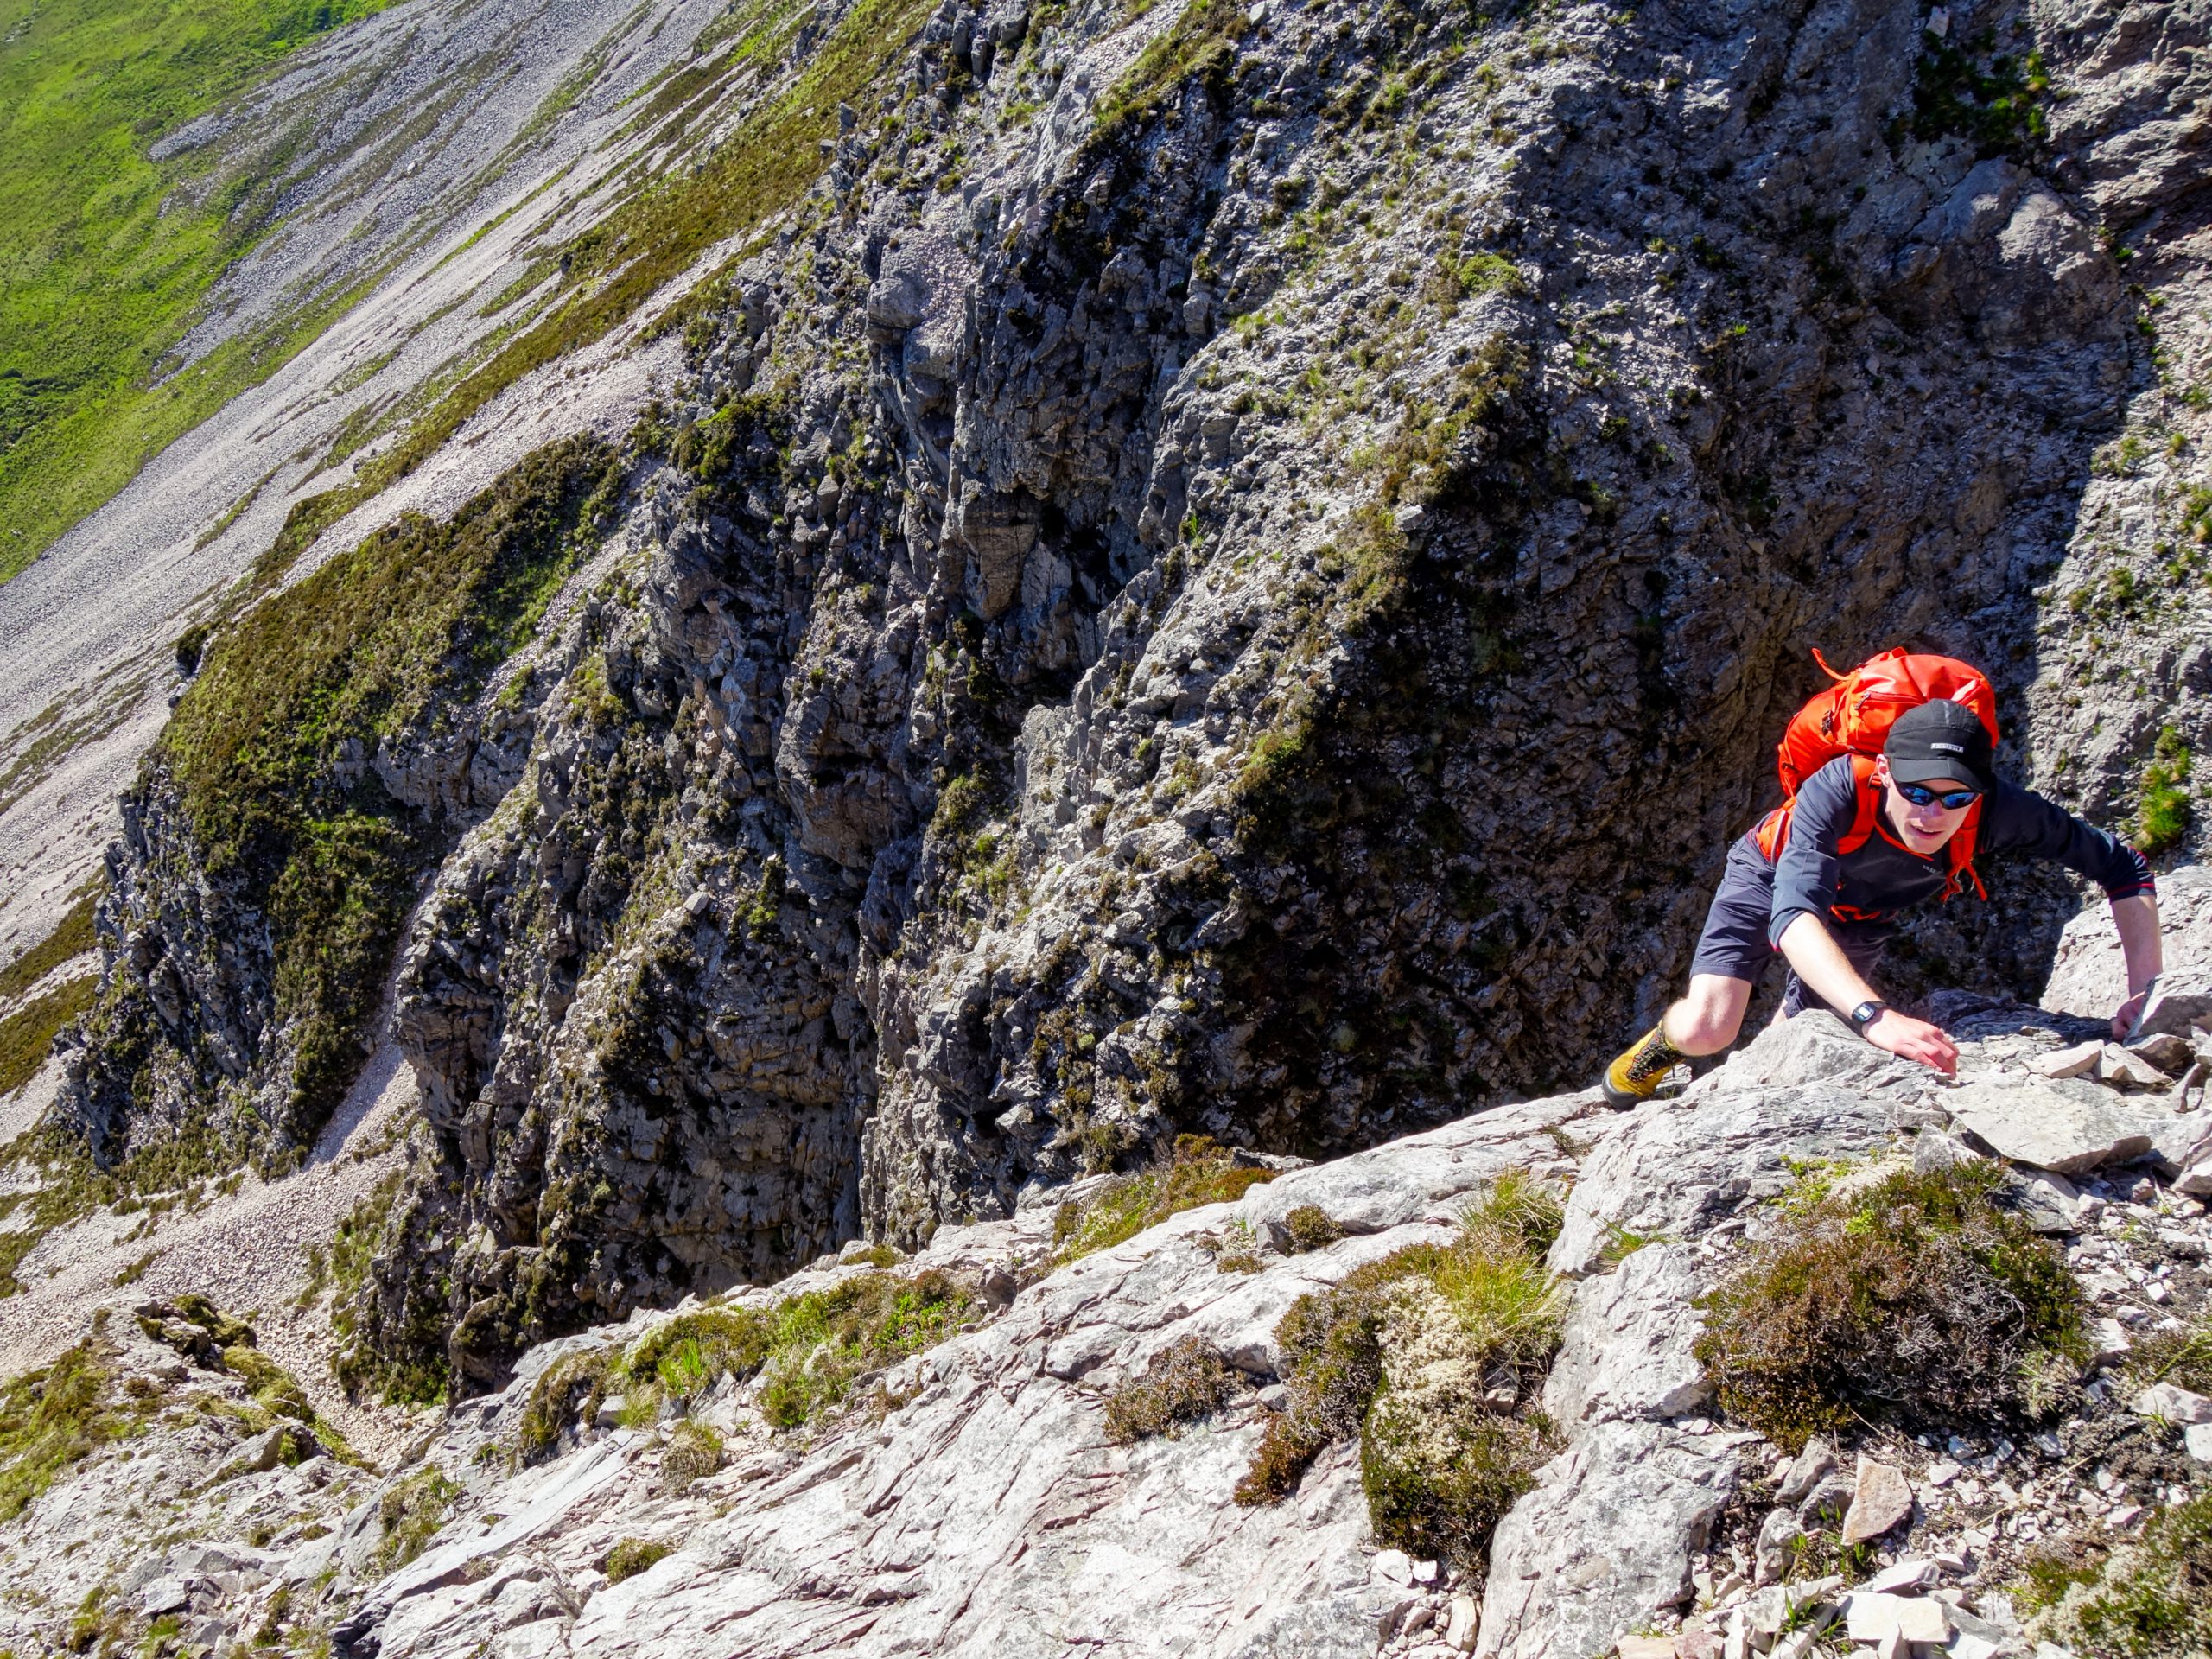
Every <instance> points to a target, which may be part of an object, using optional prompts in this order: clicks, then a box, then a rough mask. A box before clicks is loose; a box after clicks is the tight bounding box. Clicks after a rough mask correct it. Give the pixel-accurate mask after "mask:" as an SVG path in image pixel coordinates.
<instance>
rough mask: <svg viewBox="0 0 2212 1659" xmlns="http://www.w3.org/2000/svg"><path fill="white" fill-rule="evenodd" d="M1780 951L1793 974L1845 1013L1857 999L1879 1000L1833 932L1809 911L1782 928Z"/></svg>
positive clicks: (1859, 1000)
mask: <svg viewBox="0 0 2212 1659" xmlns="http://www.w3.org/2000/svg"><path fill="white" fill-rule="evenodd" d="M1782 954H1783V957H1786V958H1787V959H1788V961H1789V965H1790V966H1791V967H1792V968H1794V969H1796V970H1797V977H1798V978H1800V979H1802V980H1803V981H1804V982H1805V983H1806V985H1807V986H1808V988H1810V989H1811V990H1812V992H1813V994H1814V995H1815V996H1817V997H1819V998H1820V999H1821V1001H1823V1002H1825V1003H1827V1005H1828V1006H1829V1007H1832V1008H1838V1009H1840V1010H1842V1011H1843V1012H1845V1013H1849V1012H1850V1011H1851V1010H1852V1009H1853V1008H1855V1007H1858V1006H1859V1004H1860V1003H1861V1002H1872V1001H1878V1000H1879V999H1878V998H1877V997H1876V996H1875V995H1874V988H1873V987H1872V986H1871V985H1869V984H1868V983H1867V982H1866V980H1865V979H1864V978H1863V977H1861V976H1860V975H1859V970H1858V969H1856V968H1854V967H1853V966H1852V965H1851V958H1850V957H1847V956H1845V955H1844V954H1843V947H1842V946H1841V945H1840V944H1837V943H1836V942H1835V935H1834V934H1833V933H1831V932H1829V931H1828V930H1827V926H1826V925H1825V924H1823V923H1822V922H1821V918H1819V917H1817V916H1815V915H1814V914H1813V913H1812V912H1810V911H1807V912H1804V913H1803V914H1802V915H1800V916H1799V917H1798V918H1797V919H1796V921H1794V922H1792V923H1790V924H1789V926H1788V927H1786V928H1784V929H1783V933H1782Z"/></svg>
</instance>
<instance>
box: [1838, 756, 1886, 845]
mask: <svg viewBox="0 0 2212 1659" xmlns="http://www.w3.org/2000/svg"><path fill="white" fill-rule="evenodd" d="M1851 784H1852V791H1851V792H1852V795H1853V798H1854V799H1855V800H1856V801H1857V802H1858V810H1856V811H1855V812H1853V814H1852V818H1851V828H1850V829H1847V830H1846V831H1845V832H1844V835H1843V839H1842V840H1840V841H1839V842H1836V845H1835V849H1836V851H1838V852H1839V853H1855V852H1857V851H1858V850H1859V849H1860V848H1861V847H1864V846H1865V845H1866V842H1868V840H1869V839H1871V838H1872V836H1873V834H1874V814H1875V813H1876V812H1878V810H1881V805H1882V786H1881V785H1879V784H1878V783H1876V782H1875V781H1874V761H1873V758H1872V756H1871V755H1864V754H1854V755H1853V756H1852V757H1851Z"/></svg>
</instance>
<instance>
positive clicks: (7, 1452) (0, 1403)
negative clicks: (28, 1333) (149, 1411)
mask: <svg viewBox="0 0 2212 1659" xmlns="http://www.w3.org/2000/svg"><path fill="white" fill-rule="evenodd" d="M114 1381H115V1373H114V1369H113V1363H112V1361H111V1358H110V1356H109V1353H108V1351H107V1350H106V1348H105V1346H103V1345H102V1344H100V1343H99V1342H98V1341H97V1340H96V1339H95V1340H87V1341H84V1342H80V1343H79V1344H77V1345H76V1346H75V1347H73V1348H71V1349H69V1350H68V1351H67V1352H65V1353H64V1354H62V1355H61V1356H60V1357H59V1358H58V1359H56V1360H55V1361H54V1363H52V1364H51V1365H48V1366H46V1367H45V1368H43V1369H42V1370H35V1371H29V1372H26V1373H25V1374H24V1375H22V1376H17V1377H12V1378H10V1380H9V1381H8V1382H7V1383H0V1521H12V1520H14V1519H15V1518H16V1516H19V1515H21V1514H22V1512H23V1511H24V1510H26V1509H28V1508H29V1507H30V1505H31V1504H33V1503H35V1502H36V1501H37V1500H38V1498H39V1496H40V1495H41V1493H43V1492H44V1491H46V1489H47V1488H48V1486H50V1485H52V1484H54V1478H55V1477H56V1476H57V1475H59V1474H60V1473H61V1472H62V1471H64V1470H66V1469H67V1468H69V1467H70V1466H71V1465H73V1464H77V1463H80V1462H82V1461H83V1460H84V1459H86V1458H88V1457H90V1456H91V1455H92V1453H93V1452H95V1451H97V1450H99V1447H101V1446H105V1445H106V1444H107V1443H108V1442H109V1441H111V1440H119V1439H121V1438H122V1437H123V1436H124V1434H125V1433H128V1432H129V1430H130V1426H131V1424H132V1422H133V1421H134V1418H135V1414H134V1412H133V1411H132V1410H131V1409H130V1408H129V1407H128V1406H127V1405H125V1404H124V1402H119V1401H118V1400H115V1399H114V1398H112V1397H111V1395H112V1393H113V1383H114Z"/></svg>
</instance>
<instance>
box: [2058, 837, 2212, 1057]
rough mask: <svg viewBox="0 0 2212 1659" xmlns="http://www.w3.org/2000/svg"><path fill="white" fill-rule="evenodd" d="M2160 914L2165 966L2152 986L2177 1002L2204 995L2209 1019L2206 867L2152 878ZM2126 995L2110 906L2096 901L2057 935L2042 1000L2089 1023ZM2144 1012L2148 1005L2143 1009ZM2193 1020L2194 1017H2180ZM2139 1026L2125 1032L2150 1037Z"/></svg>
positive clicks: (2210, 934) (2210, 879) (2211, 914)
mask: <svg viewBox="0 0 2212 1659" xmlns="http://www.w3.org/2000/svg"><path fill="white" fill-rule="evenodd" d="M2158 912H2159V920H2160V921H2161V922H2162V923H2163V924H2164V933H2165V971H2164V973H2163V974H2161V975H2160V976H2159V978H2158V989H2159V990H2160V991H2163V992H2164V993H2165V994H2166V995H2168V996H2171V997H2173V998H2175V999H2176V1001H2177V1002H2178V1001H2179V1000H2180V998H2181V997H2182V996H2183V995H2192V996H2204V997H2206V998H2207V999H2208V1000H2207V1001H2206V1002H2205V1004H2204V1013H2205V1014H2206V1015H2208V1016H2212V869H2207V868H2205V867H2204V866H2202V865H2199V864H2185V865H2183V866H2182V867H2181V868H2177V869H2174V870H2168V871H2162V872H2161V873H2160V874H2159V876H2158ZM2126 1000H2127V967H2126V958H2125V957H2123V956H2122V954H2121V952H2120V935H2119V932H2118V931H2117V930H2115V929H2114V928H2113V921H2112V911H2111V908H2110V906H2107V905H2106V904H2105V903H2104V902H2103V900H2102V899H2093V900H2091V901H2090V902H2089V903H2088V904H2087V905H2084V906H2082V909H2081V911H2080V912H2079V913H2078V914H2076V915H2075V918H2074V919H2073V920H2071V921H2069V923H2067V925H2066V927H2065V930H2064V931H2063V932H2062V933H2061V934H2060V935H2059V940H2058V948H2057V950H2056V952H2055V953H2054V954H2053V956H2052V958H2051V969H2050V979H2049V980H2047V981H2046V982H2044V991H2043V1005H2044V1007H2046V1008H2051V1009H2056V1010H2058V1011H2060V1012H2063V1013H2066V1014H2081V1015H2083V1016H2086V1017H2087V1018H2089V1019H2093V1020H2109V1019H2110V1018H2111V1017H2112V1014H2113V1009H2115V1008H2117V1007H2120V1004H2121V1003H2122V1002H2124V1001H2126ZM2146 1012H2148V1010H2146ZM2183 1017H2184V1018H2185V1019H2186V1020H2188V1021H2189V1022H2190V1023H2192V1024H2193V1023H2194V1021H2195V1019H2196V1016H2195V1015H2194V1014H2188V1015H2184V1016H2183ZM2148 1034H2149V1032H2148V1031H2147V1030H2145V1029H2142V1028H2139V1030H2138V1031H2136V1032H2131V1033H2129V1035H2130V1036H2135V1035H2146V1036H2147V1035H2148Z"/></svg>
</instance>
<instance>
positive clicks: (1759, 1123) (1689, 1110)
mask: <svg viewBox="0 0 2212 1659" xmlns="http://www.w3.org/2000/svg"><path fill="white" fill-rule="evenodd" d="M1807 1017H1808V1016H1807ZM1790 1023H1791V1024H1793V1025H1794V1024H1796V1021H1795V1020H1793V1021H1791V1022H1790ZM1762 1040H1764V1039H1762ZM1853 1040H1856V1039H1853ZM1755 1046H1756V1045H1755ZM1747 1052H1748V1051H1747ZM1735 1064H1736V1061H1734V1060H1732V1061H1730V1062H1729V1065H1735ZM1727 1069H1728V1068H1727V1067H1726V1066H1724V1067H1722V1068H1721V1070H1722V1071H1726V1070H1727ZM1712 1075H1713V1076H1715V1077H1717V1076H1719V1075H1720V1073H1719V1072H1715V1073H1713V1074H1712ZM1710 1080H1711V1079H1710V1077H1708V1078H1707V1081H1710ZM1891 1121H1892V1108H1891V1103H1890V1102H1888V1101H1885V1100H1884V1099H1882V1098H1881V1097H1880V1096H1870V1095H1868V1094H1866V1093H1864V1092H1862V1091H1860V1090H1856V1089H1850V1088H1844V1087H1840V1086H1838V1085H1835V1084H1827V1083H1818V1082H1815V1083H1805V1084H1779V1085H1776V1086H1772V1087H1761V1088H1756V1089H1734V1088H1731V1089H1728V1090H1721V1091H1717V1092H1709V1093H1706V1094H1703V1095H1700V1094H1699V1093H1698V1092H1697V1091H1696V1090H1691V1091H1689V1092H1688V1093H1686V1094H1685V1095H1683V1096H1681V1098H1680V1099H1678V1100H1675V1101H1669V1102H1665V1103H1661V1104H1658V1105H1656V1106H1647V1107H1644V1108H1642V1109H1639V1110H1638V1111H1637V1112H1636V1113H1635V1114H1634V1115H1633V1116H1631V1117H1630V1120H1629V1122H1628V1125H1627V1127H1626V1128H1624V1129H1623V1130H1622V1131H1620V1132H1619V1133H1618V1134H1616V1135H1611V1137H1609V1138H1608V1139H1607V1140H1606V1141H1605V1144H1604V1145H1602V1146H1601V1147H1599V1148H1598V1150H1597V1151H1596V1152H1595V1153H1593V1154H1592V1155H1591V1157H1590V1159H1589V1160H1588V1161H1587V1162H1586V1163H1585V1164H1584V1166H1583V1167H1582V1174H1581V1179H1580V1180H1578V1181H1577V1182H1576V1183H1575V1186H1574V1191H1573V1194H1572V1195H1571V1196H1570V1197H1569V1198H1568V1200H1567V1220H1566V1225H1565V1226H1564V1228H1563V1229H1562V1230H1561V1231H1560V1236H1559V1238H1558V1240H1557V1242H1556V1243H1554V1244H1553V1246H1552V1250H1551V1256H1550V1262H1551V1265H1552V1267H1553V1268H1554V1270H1555V1271H1558V1272H1560V1273H1566V1274H1573V1275H1575V1276H1576V1277H1581V1276H1584V1275H1586V1274H1590V1273H1592V1272H1595V1271H1596V1270H1597V1269H1598V1268H1599V1266H1600V1265H1601V1264H1602V1262H1603V1260H1604V1257H1605V1249H1606V1246H1607V1245H1608V1244H1609V1243H1611V1242H1612V1241H1613V1240H1615V1239H1617V1238H1618V1236H1620V1235H1621V1233H1623V1232H1624V1231H1625V1232H1630V1233H1635V1234H1638V1235H1641V1236H1647V1237H1649V1236H1660V1237H1665V1238H1675V1239H1685V1240H1687V1239H1689V1238H1692V1237H1694V1236H1696V1235H1699V1234H1701V1233H1703V1232H1705V1231H1706V1230H1708V1229H1710V1228H1712V1227H1713V1226H1714V1225H1716V1224H1719V1222H1721V1221H1724V1220H1726V1218H1727V1217H1730V1216H1731V1215H1732V1214H1734V1213H1735V1212H1736V1211H1738V1209H1740V1208H1741V1207H1742V1206H1743V1205H1745V1204H1747V1203H1750V1202H1751V1201H1753V1200H1757V1199H1762V1198H1775V1197H1777V1196H1779V1195H1780V1194H1781V1193H1782V1192H1784V1191H1786V1190H1787V1189H1788V1187H1789V1184H1790V1181H1791V1180H1792V1179H1793V1177H1792V1176H1791V1174H1790V1173H1789V1165H1788V1163H1787V1162H1786V1161H1785V1160H1789V1159H1793V1158H1796V1159H1804V1158H1837V1157H1863V1156H1865V1155H1866V1154H1868V1153H1870V1152H1872V1151H1874V1150H1875V1149H1877V1148H1878V1147H1881V1146H1883V1145H1884V1144H1885V1142H1886V1141H1888V1140H1889V1138H1890V1126H1891Z"/></svg>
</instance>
